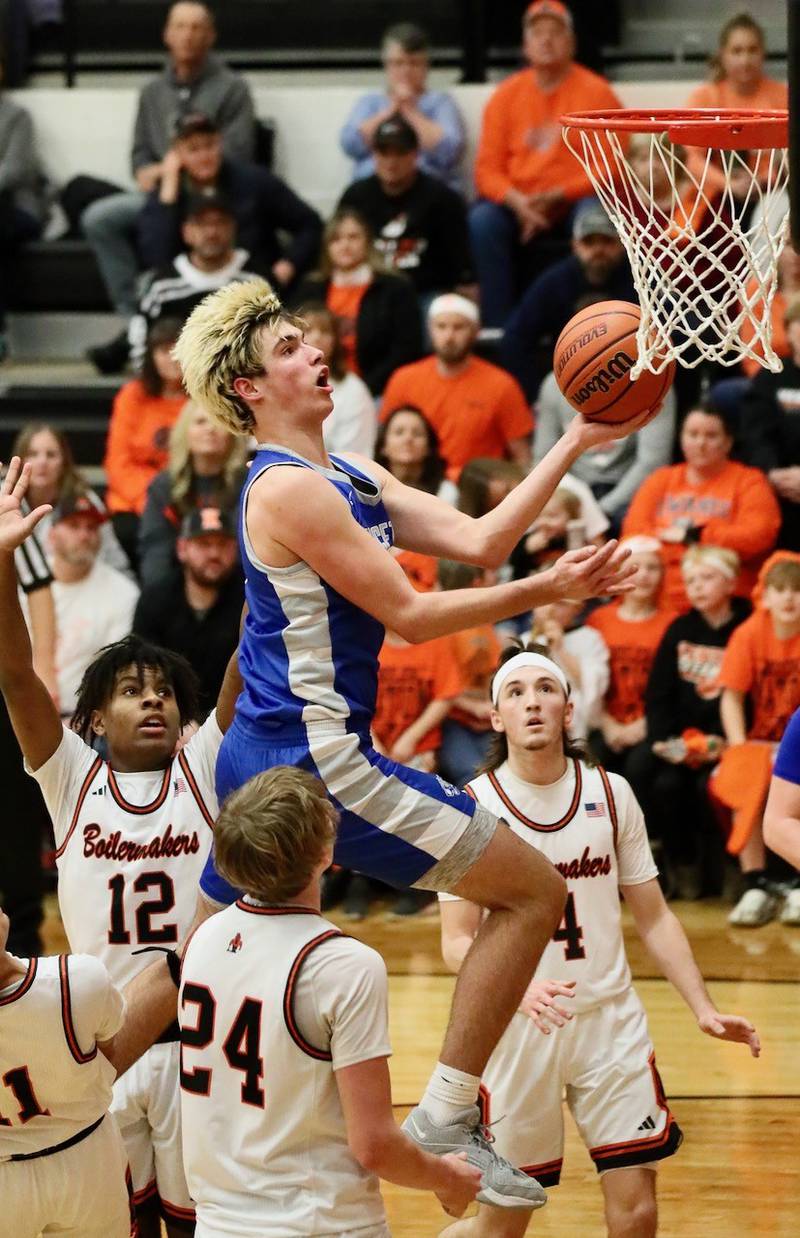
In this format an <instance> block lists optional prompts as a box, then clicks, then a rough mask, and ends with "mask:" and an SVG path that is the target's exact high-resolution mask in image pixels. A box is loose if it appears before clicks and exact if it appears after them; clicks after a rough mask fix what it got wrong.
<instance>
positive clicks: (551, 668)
mask: <svg viewBox="0 0 800 1238" xmlns="http://www.w3.org/2000/svg"><path fill="white" fill-rule="evenodd" d="M523 666H538V668H539V670H541V671H546V672H547V674H548V675H552V676H553V678H554V679H557V680H558V682H559V683H560V684H561V687H562V688H563V689H564V695H565V696H569V684H568V683H567V677H566V675H565V674H564V672H563V671H562V669H561V667H560V666H557V665H556V663H555V662H553V661H552V659H551V658H545V657H543V656H542V654H540V653H515V654H514V657H513V658H509V659H508V661H507V662H504V663H503V665H502V666H501V667H500V669H499V671H497V673H496V675H495V677H494V679H493V680H492V704H493V705H496V704H497V698H498V697H499V696H500V689H501V688H502V686H503V684H504V683H505V681H506V680H507V679H508V677H509V675H511V674H513V672H514V671H517V670H519V669H520V668H521V667H523Z"/></svg>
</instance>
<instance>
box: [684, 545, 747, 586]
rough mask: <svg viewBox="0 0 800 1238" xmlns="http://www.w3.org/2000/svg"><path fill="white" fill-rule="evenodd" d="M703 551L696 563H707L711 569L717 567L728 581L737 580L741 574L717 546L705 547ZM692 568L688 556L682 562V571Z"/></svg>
mask: <svg viewBox="0 0 800 1238" xmlns="http://www.w3.org/2000/svg"><path fill="white" fill-rule="evenodd" d="M701 549H702V551H703V555H702V558H701V557H700V556H699V555H698V556H697V559H696V560H695V562H697V563H707V564H708V566H709V567H715V568H716V569H717V571H718V572H721V573H722V575H723V576H725V577H727V579H728V580H736V577H737V576H738V575H739V573H738V572H737V570H736V568H735V567H734V566H733V565H732V564H731V563H730V561H729V560H728V559H726V557H725V555H723V554H720V553H719V550H718V549H717V547H716V546H703V547H701ZM691 566H692V565H691V562H689V563H687V562H686V555H684V556H683V560H682V561H681V570H682V571H684V572H685V571H686V569H687V568H688V567H691Z"/></svg>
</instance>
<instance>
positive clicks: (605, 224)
mask: <svg viewBox="0 0 800 1238" xmlns="http://www.w3.org/2000/svg"><path fill="white" fill-rule="evenodd" d="M587 297H593V298H594V297H596V298H597V300H598V301H634V302H638V300H639V298H638V295H637V293H636V290H635V289H634V286H633V278H632V276H631V270H630V267H629V265H628V260H627V258H626V256H625V250H624V248H623V246H622V242H621V241H620V239H619V237H618V236H617V232H616V229H615V227H614V225H613V224H612V222H611V220H610V219H609V218H608V215H607V214H606V213H605V211H604V210H603V208H602V206H601V205H600V203H599V202H597V201H596V200H594V199H589V201H588V202H586V203H585V204H583V205H582V206H581V207H579V208H578V210H576V212H575V215H574V218H573V222H572V253H571V254H569V255H568V256H567V257H565V258H560V259H559V260H558V261H557V262H554V263H553V264H552V266H549V267H548V268H547V270H546V271H542V273H541V275H538V276H537V277H536V279H534V281H533V283H532V284H530V285H529V287H528V288H527V290H526V292H525V294H524V296H523V297H522V300H521V301H520V302H519V304H518V305H517V306H516V307H515V309H514V310H513V312H512V313H511V315H510V317H509V319H508V321H507V322H506V329H505V335H504V336H503V343H502V346H501V352H500V360H501V361H502V363H503V365H504V366H505V367H506V369H507V370H509V371H510V372H511V373H512V374H513V375H514V377H515V378H516V379H518V381H519V382H520V383H521V384H522V388H523V390H524V392H525V394H526V396H527V397H528V399H529V400H531V401H533V400H535V399H536V396H537V393H538V391H539V384H540V383H541V381H542V379H543V378H544V376H545V374H547V373H548V372H549V370H550V368H551V367H550V363H549V362H550V354H551V353H552V346H553V344H554V343H555V341H556V339H557V338H558V336H559V334H560V332H561V330H562V328H563V327H565V326H566V324H567V323H568V322H569V320H570V318H571V317H572V315H573V314H575V313H577V311H578V309H579V308H580V303H581V302H583V303H585V298H587Z"/></svg>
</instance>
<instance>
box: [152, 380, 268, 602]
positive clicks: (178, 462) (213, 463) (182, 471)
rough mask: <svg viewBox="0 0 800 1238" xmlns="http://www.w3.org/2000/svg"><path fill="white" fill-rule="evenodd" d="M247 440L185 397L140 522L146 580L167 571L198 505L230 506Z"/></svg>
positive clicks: (239, 480)
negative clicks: (185, 520) (187, 519)
mask: <svg viewBox="0 0 800 1238" xmlns="http://www.w3.org/2000/svg"><path fill="white" fill-rule="evenodd" d="M246 461H247V439H245V438H241V437H235V436H234V435H233V434H228V433H227V431H226V430H223V429H221V428H220V427H219V426H218V425H217V424H216V423H215V422H213V421H212V420H211V418H210V417H209V415H208V413H207V412H206V410H205V409H204V408H201V407H200V406H199V405H198V404H194V403H193V402H192V401H191V400H185V401H184V404H183V408H182V409H181V412H180V415H179V417H178V420H177V421H176V422H175V425H174V426H173V428H172V433H171V434H170V437H169V452H168V457H167V467H166V468H165V469H162V471H161V472H160V473H158V474H157V475H156V476H155V477H154V478H153V480H152V482H151V483H150V486H149V487H148V490H147V499H146V502H145V505H144V511H143V512H142V519H141V522H140V525H139V560H140V564H139V571H140V576H141V581H142V585H144V586H146V585H149V584H152V583H153V582H154V581H158V580H162V579H163V578H164V576H165V575H168V574H169V572H170V571H171V570H172V568H173V567H174V564H175V543H176V541H177V539H178V532H179V530H180V526H181V521H182V520H183V517H184V516H185V515H187V514H188V512H190V511H192V509H193V508H196V507H205V506H212V507H219V508H221V509H223V510H225V509H229V508H231V507H232V506H234V505H235V504H236V502H237V501H238V498H239V491H240V490H241V488H242V482H243V480H244V476H245V465H246Z"/></svg>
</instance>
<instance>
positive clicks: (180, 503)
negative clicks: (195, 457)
mask: <svg viewBox="0 0 800 1238" xmlns="http://www.w3.org/2000/svg"><path fill="white" fill-rule="evenodd" d="M198 409H202V411H203V412H205V409H203V408H202V405H200V404H197V403H195V401H194V400H187V401H186V403H185V404H184V406H183V408H182V409H181V411H180V413H179V414H178V420H177V421H176V422H175V425H174V426H173V427H172V430H171V431H170V436H169V462H168V464H167V469H168V471H169V476H170V496H171V499H172V504H173V506H174V507H175V508H176V510H177V511H178V512H179V514H180V515H185V514H186V512H187V511H189V509H190V508H191V507H193V506H194V504H193V502H192V494H193V490H194V483H195V476H194V466H193V464H192V454H191V452H190V451H189V427H190V426H191V424H192V421H193V420H194V415H195V413H196V412H197V411H198ZM210 415H211V414H210V413H209V416H210ZM228 433H229V435H230V437H229V439H228V454H227V455H226V457H225V461H224V463H223V465H222V468H221V469H220V474H219V482H218V487H217V488H218V490H219V504H220V506H221V507H230V506H232V505H233V504H234V503H235V501H236V499H237V497H238V495H239V491H240V490H241V488H242V478H243V474H244V469H245V465H246V463H247V439H246V438H242V437H241V436H237V435H234V434H230V431H228Z"/></svg>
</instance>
